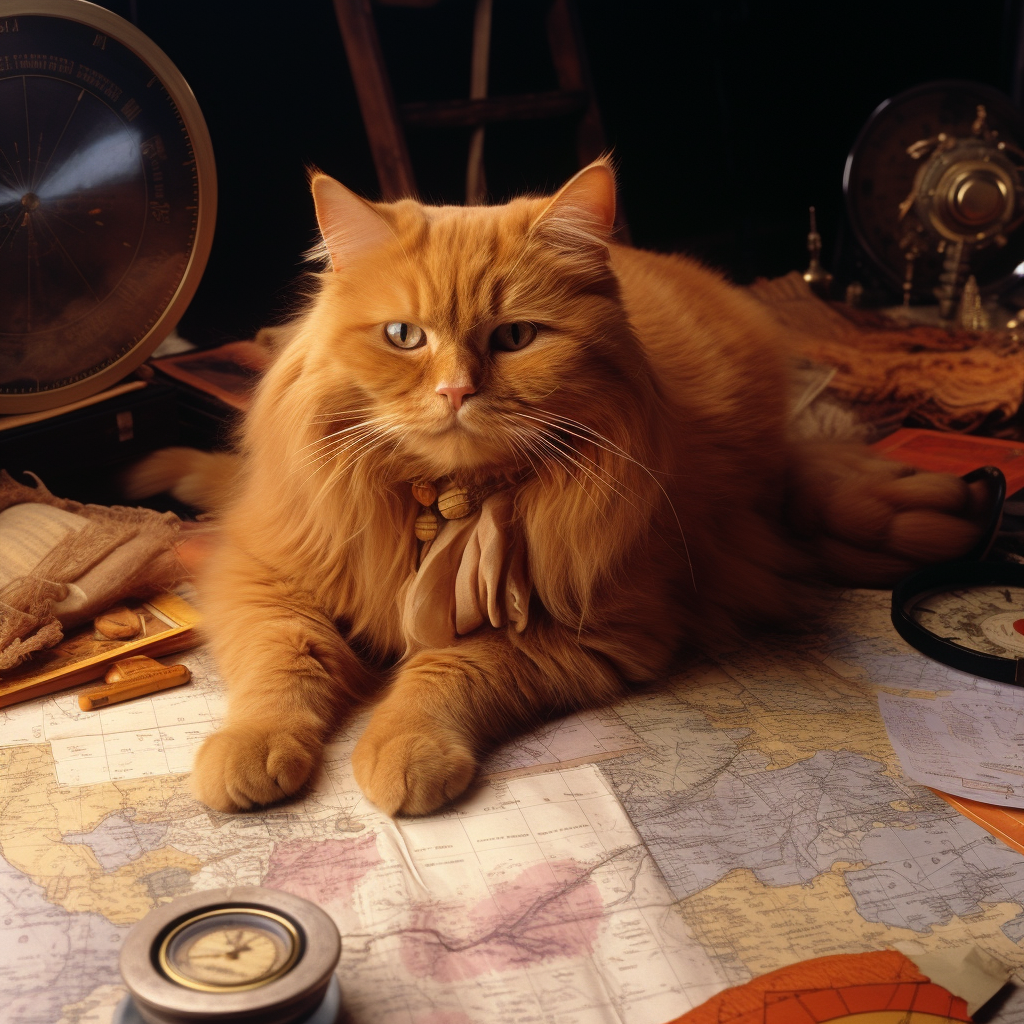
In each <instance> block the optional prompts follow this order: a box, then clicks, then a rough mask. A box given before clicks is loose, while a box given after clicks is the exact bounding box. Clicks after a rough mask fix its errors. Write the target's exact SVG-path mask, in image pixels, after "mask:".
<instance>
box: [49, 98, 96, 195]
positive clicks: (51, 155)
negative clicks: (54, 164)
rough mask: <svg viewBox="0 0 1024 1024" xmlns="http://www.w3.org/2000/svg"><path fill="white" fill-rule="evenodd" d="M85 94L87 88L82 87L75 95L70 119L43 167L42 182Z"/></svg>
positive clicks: (62, 129)
mask: <svg viewBox="0 0 1024 1024" xmlns="http://www.w3.org/2000/svg"><path fill="white" fill-rule="evenodd" d="M84 95H85V90H84V89H81V90H80V91H79V93H78V95H77V96H76V97H75V103H74V106H73V107H72V108H71V113H70V114H68V119H67V120H66V121H65V122H64V127H63V128H61V130H60V135H58V136H57V141H56V142H55V143H54V144H53V149H51V150H50V155H49V156H48V157H47V159H46V166H45V167H44V168H43V170H42V173H41V174H40V175H39V180H40V182H42V181H43V179H45V178H46V172H47V171H48V170H49V168H50V161H51V160H53V157H54V154H55V153H56V152H57V149H58V147H59V146H60V144H61V140H62V139H63V138H64V133H65V132H66V131H67V130H68V125H69V124H71V118H73V117H74V116H75V111H76V110H78V104H79V103H81V102H82V97H83V96H84Z"/></svg>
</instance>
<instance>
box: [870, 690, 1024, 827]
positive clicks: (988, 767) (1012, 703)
mask: <svg viewBox="0 0 1024 1024" xmlns="http://www.w3.org/2000/svg"><path fill="white" fill-rule="evenodd" d="M878 706H879V708H880V709H881V711H882V719H883V721H884V722H885V728H886V730H887V732H888V733H889V739H890V741H891V742H892V745H893V749H894V750H895V751H896V753H897V755H899V759H900V763H901V764H902V766H903V771H904V772H905V773H906V775H907V776H909V777H910V778H911V779H913V780H914V781H915V782H921V783H923V784H924V785H926V786H931V787H932V788H933V789H939V790H942V792H944V793H951V794H952V795H953V796H963V797H967V798H968V799H970V800H982V801H984V802H985V803H989V804H1000V805H1002V806H1004V807H1024V691H1022V690H1020V689H1019V688H1017V687H1013V686H1000V685H999V684H998V683H994V684H992V690H991V692H988V691H987V690H985V691H983V690H956V691H954V692H953V693H948V694H935V695H927V694H924V693H921V694H919V695H914V696H895V695H893V694H889V693H880V694H879V695H878Z"/></svg>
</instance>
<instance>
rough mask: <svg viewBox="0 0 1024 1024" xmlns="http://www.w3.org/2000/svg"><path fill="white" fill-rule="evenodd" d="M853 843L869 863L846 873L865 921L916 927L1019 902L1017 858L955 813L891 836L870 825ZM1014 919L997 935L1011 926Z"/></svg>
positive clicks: (1022, 868)
mask: <svg viewBox="0 0 1024 1024" xmlns="http://www.w3.org/2000/svg"><path fill="white" fill-rule="evenodd" d="M894 846H896V849H895V850H894ZM861 848H862V849H863V851H864V854H865V859H867V860H868V861H870V862H871V867H870V868H868V869H865V870H862V871H848V872H847V873H846V883H847V886H848V887H849V889H850V892H851V893H852V894H853V897H854V899H855V900H856V901H857V908H858V909H859V911H860V913H861V916H862V917H864V919H865V920H868V921H880V922H882V923H884V924H889V925H896V926H899V927H903V928H913V929H914V931H924V930H925V929H926V928H928V927H930V926H931V925H933V924H945V923H946V922H947V921H949V920H950V919H951V918H952V917H954V916H961V917H962V916H964V915H965V914H973V913H977V912H978V911H979V910H980V909H981V907H980V905H979V904H980V903H982V902H985V903H1018V904H1022V905H1024V857H1022V856H1021V855H1020V854H1019V853H1017V852H1015V851H1014V850H1011V849H1009V848H1008V847H1006V846H1004V845H1003V844H1002V843H1000V842H998V840H996V839H995V838H994V837H993V836H990V835H988V833H986V832H984V831H982V830H981V829H979V828H978V826H976V825H975V824H974V823H973V822H971V821H968V820H967V819H966V818H963V817H960V816H959V815H956V816H952V817H949V818H946V819H944V820H936V821H932V822H930V823H928V824H922V825H919V826H918V827H917V828H914V829H901V830H899V832H898V835H893V834H892V830H884V831H883V830H876V831H875V832H872V833H869V834H868V835H867V836H865V837H864V839H863V840H862V841H861ZM901 848H902V853H903V856H900V849H901ZM1022 917H1024V915H1022V916H1019V917H1016V918H1014V920H1013V921H1010V922H1008V924H1007V928H1010V931H1007V928H1004V929H1003V931H1004V933H1005V934H1007V935H1010V934H1011V932H1013V931H1019V930H1020V928H1021V924H1022Z"/></svg>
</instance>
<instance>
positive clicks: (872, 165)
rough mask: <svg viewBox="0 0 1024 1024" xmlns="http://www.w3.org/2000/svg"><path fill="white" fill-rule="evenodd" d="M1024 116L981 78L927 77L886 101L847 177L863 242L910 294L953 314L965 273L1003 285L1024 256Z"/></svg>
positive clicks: (854, 223) (850, 206)
mask: <svg viewBox="0 0 1024 1024" xmlns="http://www.w3.org/2000/svg"><path fill="white" fill-rule="evenodd" d="M1021 143H1024V120H1022V118H1021V115H1020V113H1019V112H1018V111H1017V109H1016V108H1015V107H1014V105H1013V104H1012V103H1011V102H1010V100H1009V98H1008V97H1007V96H1004V95H1003V94H1002V93H1000V92H998V91H997V90H995V89H993V88H991V87H989V86H986V85H981V84H978V83H976V82H958V81H941V82H930V83H927V84H926V85H921V86H917V87H916V88H914V89H910V90H908V91H907V92H904V93H901V94H900V95H898V96H895V97H893V98H892V99H890V100H886V101H885V102H884V103H882V104H881V105H880V106H879V107H878V108H877V109H876V110H875V112H874V113H873V114H872V115H871V117H870V118H869V119H868V122H867V124H866V125H865V126H864V129H863V130H862V131H861V133H860V136H859V137H858V138H857V141H856V142H855V143H854V145H853V148H852V149H851V150H850V155H849V157H848V158H847V161H846V170H845V173H844V176H843V188H844V191H845V193H846V208H847V212H848V214H849V219H850V225H851V227H852V228H853V231H854V233H855V234H856V236H857V240H858V241H859V242H860V244H861V246H862V247H863V249H864V250H865V252H866V253H867V254H868V256H870V258H871V259H872V260H873V261H874V262H875V264H876V265H877V266H878V268H879V269H880V270H881V271H882V272H883V273H884V275H885V276H886V277H887V278H888V279H889V282H890V283H891V284H892V285H893V286H894V287H895V288H898V289H902V290H903V293H904V297H905V301H907V302H909V301H910V299H911V298H914V299H923V298H931V297H933V296H934V297H935V298H937V299H938V300H939V307H940V314H941V315H942V317H943V318H944V319H947V320H948V319H950V318H951V317H952V315H953V312H954V309H955V307H956V304H957V300H958V299H959V297H960V293H961V290H962V287H963V284H964V281H965V280H966V279H967V277H968V275H969V274H973V275H974V277H975V278H976V279H977V282H978V284H979V285H981V287H982V288H986V287H987V288H994V289H995V288H999V287H1000V286H1001V285H1002V284H1003V283H1004V282H1007V281H1009V280H1010V276H1011V274H1013V272H1014V270H1015V268H1017V267H1018V266H1019V265H1020V264H1021V263H1022V262H1024V231H1022V230H1020V228H1021V225H1022V223H1024V188H1022V171H1024V150H1021V148H1020V145H1021Z"/></svg>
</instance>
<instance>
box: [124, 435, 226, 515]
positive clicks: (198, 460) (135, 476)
mask: <svg viewBox="0 0 1024 1024" xmlns="http://www.w3.org/2000/svg"><path fill="white" fill-rule="evenodd" d="M240 469H241V460H240V457H239V456H237V455H232V454H230V453H227V452H201V451H198V450H197V449H195V448H162V449H161V450H160V451H158V452H153V454H152V455H147V456H146V458H144V459H143V460H142V461H141V462H137V463H136V464H135V465H134V466H132V467H131V468H130V469H129V470H127V471H126V472H125V473H124V475H123V476H122V477H121V488H122V490H123V491H124V494H125V497H127V498H131V499H133V500H137V499H139V498H148V497H149V496H150V495H153V494H160V493H161V492H163V491H168V492H169V493H170V494H171V496H172V497H174V498H177V500H178V501H181V502H184V504H186V505H193V506H194V507H196V508H201V509H207V510H209V509H217V508H220V507H221V506H223V505H224V504H225V502H226V501H227V499H228V497H229V496H230V495H231V493H232V490H233V488H234V484H235V481H236V480H237V478H238V473H239V470H240Z"/></svg>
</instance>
